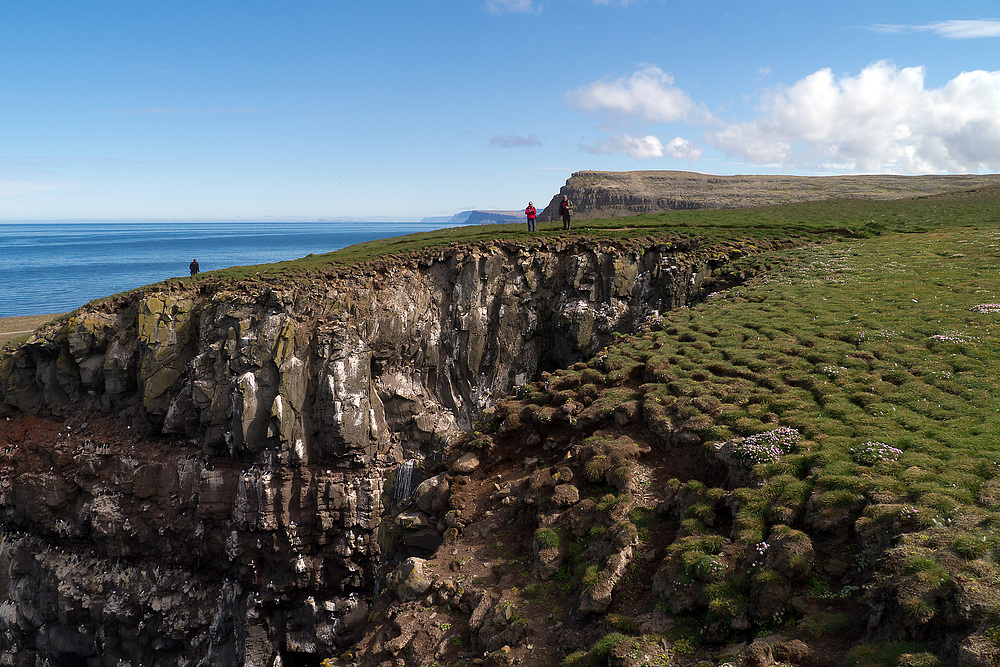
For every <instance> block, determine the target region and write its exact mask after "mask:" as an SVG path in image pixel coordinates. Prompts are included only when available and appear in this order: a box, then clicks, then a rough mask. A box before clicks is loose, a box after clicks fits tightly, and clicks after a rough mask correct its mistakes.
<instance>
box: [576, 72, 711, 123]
mask: <svg viewBox="0 0 1000 667" xmlns="http://www.w3.org/2000/svg"><path fill="white" fill-rule="evenodd" d="M566 101H567V102H568V103H569V105H570V106H571V107H573V108H576V109H580V110H581V111H588V112H592V113H599V114H602V115H604V116H605V117H607V118H608V120H609V121H615V120H628V121H638V122H642V123H672V122H675V121H685V122H706V123H710V122H712V121H713V120H714V119H713V117H712V115H711V114H710V113H708V111H707V110H706V109H704V107H702V106H701V105H698V104H696V103H695V102H694V101H693V100H692V99H691V98H690V97H689V96H688V94H687V93H685V92H684V91H683V90H681V89H680V88H677V87H676V86H675V85H674V79H673V77H671V76H670V75H669V74H666V73H665V72H664V71H663V70H661V69H660V68H659V67H652V66H650V67H646V68H645V69H641V70H639V71H638V72H636V73H634V74H632V75H631V76H628V77H621V78H618V79H602V80H600V81H595V82H594V83H591V84H588V85H586V86H584V87H582V88H579V89H577V90H574V91H570V92H569V93H566Z"/></svg>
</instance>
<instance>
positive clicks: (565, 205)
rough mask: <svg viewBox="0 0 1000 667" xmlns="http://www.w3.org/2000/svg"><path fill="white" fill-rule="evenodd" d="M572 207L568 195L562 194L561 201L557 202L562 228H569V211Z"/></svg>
mask: <svg viewBox="0 0 1000 667" xmlns="http://www.w3.org/2000/svg"><path fill="white" fill-rule="evenodd" d="M572 209H573V205H572V204H570V203H569V197H567V196H566V195H563V198H562V201H561V202H559V215H561V216H562V221H563V229H569V212H570V211H571V210H572Z"/></svg>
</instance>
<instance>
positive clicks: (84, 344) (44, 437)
mask: <svg viewBox="0 0 1000 667" xmlns="http://www.w3.org/2000/svg"><path fill="white" fill-rule="evenodd" d="M756 250H758V249H757V248H747V249H746V250H741V249H739V248H736V247H733V248H725V249H720V248H719V247H714V248H703V247H700V246H699V245H698V244H697V243H696V242H691V241H680V240H657V241H648V242H645V243H644V244H643V245H641V246H639V245H630V246H626V245H618V244H614V243H610V242H604V243H601V244H599V245H593V244H588V243H586V242H584V241H573V240H562V241H553V242H550V243H547V244H545V245H543V246H541V247H528V246H525V245H519V244H514V243H509V244H504V243H491V244H486V245H484V246H480V247H458V246H454V247H451V248H448V249H444V250H441V251H437V252H436V253H435V254H434V255H433V256H432V255H426V254H425V255H421V256H412V257H407V258H404V259H393V260H385V261H383V262H378V263H375V264H372V265H369V266H366V267H362V268H358V269H353V270H345V271H342V272H340V273H329V274H325V275H321V274H310V275H303V276H297V277H287V276H286V277H281V276H271V277H269V276H267V275H266V274H265V275H262V276H260V277H259V278H258V279H256V280H246V281H243V282H241V283H238V284H228V283H221V282H220V283H212V282H210V281H200V282H197V283H191V282H187V281H184V282H174V283H168V284H164V285H160V286H157V287H155V288H147V289H146V290H143V291H139V292H134V293H131V294H127V295H123V296H120V297H116V298H113V299H111V300H108V301H106V302H104V303H102V304H94V305H91V306H88V307H86V308H84V309H81V310H80V311H78V312H76V313H74V314H72V315H71V316H69V317H67V318H66V319H64V320H62V321H60V322H58V323H56V324H54V325H51V326H49V327H48V328H47V329H45V330H43V331H41V332H39V333H38V334H36V335H35V336H33V337H32V338H31V339H30V340H28V341H27V342H26V343H25V344H23V345H22V346H21V347H20V348H19V349H17V350H16V351H14V352H13V353H11V354H8V355H6V356H5V357H4V358H3V360H2V367H0V392H2V393H0V405H2V409H3V411H4V413H6V414H7V415H8V417H7V419H8V420H9V421H8V422H7V423H8V425H11V424H15V423H16V424H19V425H20V426H19V427H18V428H21V429H22V431H19V434H14V433H13V431H12V430H11V429H13V428H14V427H13V426H11V427H10V428H8V429H7V433H5V435H6V436H8V441H7V442H5V443H3V444H4V445H5V449H4V455H3V456H2V457H0V511H2V515H3V518H4V523H3V531H2V535H0V598H2V599H0V637H2V639H0V642H2V646H3V648H4V649H5V650H6V651H7V654H6V655H8V656H9V657H10V659H11V660H14V663H13V664H34V662H32V661H34V660H35V659H44V658H50V659H56V660H60V659H61V660H67V661H69V660H76V661H78V663H79V664H95V665H98V664H100V665H105V664H108V665H112V664H113V665H117V664H119V662H118V661H119V660H123V661H126V662H129V661H131V663H132V664H149V665H154V664H164V665H166V664H171V665H182V664H189V665H194V664H204V665H208V664H213V665H216V664H246V665H261V666H264V665H268V666H270V665H273V664H277V663H275V660H276V659H279V658H282V659H283V660H286V661H288V660H292V661H294V660H305V659H306V657H310V658H309V659H312V658H315V657H316V656H329V655H333V654H335V653H336V652H337V651H339V650H341V649H342V648H343V647H345V646H347V645H349V644H350V643H351V642H352V641H354V639H355V638H356V637H357V636H358V635H359V633H360V632H361V631H362V630H363V628H364V625H365V623H366V621H367V618H368V612H369V604H370V602H371V600H372V598H373V596H374V595H375V594H376V592H377V590H378V586H379V581H380V579H381V575H385V574H386V573H387V572H386V571H384V566H385V565H387V564H389V563H390V562H392V561H394V560H396V559H402V558H405V557H407V556H419V555H426V554H427V553H428V551H429V550H433V549H434V548H435V547H436V546H437V545H438V544H440V543H441V541H442V540H443V539H447V538H448V537H449V536H454V534H455V533H456V531H458V530H460V529H461V527H462V526H461V523H460V522H457V521H450V519H451V518H452V517H454V516H457V514H455V513H449V512H448V510H449V509H455V510H456V512H457V513H458V514H460V509H461V505H462V502H463V501H461V500H460V498H461V488H462V487H461V478H458V479H456V480H453V481H452V484H451V488H450V490H449V489H448V485H447V484H442V483H441V482H442V478H440V476H438V477H435V478H432V479H436V480H437V484H433V485H431V486H432V487H433V488H432V489H431V490H430V491H428V488H430V487H427V485H424V488H423V489H422V490H421V492H420V493H418V494H417V495H418V498H419V499H418V500H417V501H416V504H417V507H418V508H422V507H423V505H427V509H428V512H429V513H424V512H423V511H419V512H414V513H413V517H411V518H410V519H408V518H407V517H408V516H409V515H406V514H405V513H404V514H403V515H400V516H402V518H400V517H399V516H396V515H397V514H398V511H395V510H394V505H395V503H397V502H400V501H407V499H408V498H409V495H410V494H409V493H408V490H409V489H414V488H417V487H418V484H419V482H420V481H421V480H422V479H423V478H424V477H425V476H426V475H427V473H426V471H427V470H428V469H429V468H430V467H431V466H430V465H429V464H427V465H424V464H422V463H421V461H424V460H428V459H432V458H433V456H434V453H435V452H437V451H438V450H439V449H440V448H441V447H442V445H443V444H444V443H445V442H446V441H448V440H449V439H450V438H452V436H454V435H455V434H457V433H458V432H460V431H461V430H462V429H466V428H469V427H471V426H472V425H473V424H474V423H475V422H476V420H477V418H479V416H480V414H481V413H482V412H483V410H484V409H486V408H487V407H489V406H490V405H492V403H493V402H494V401H495V400H496V399H497V398H498V397H499V396H503V395H505V394H506V393H507V392H509V391H510V390H511V389H512V388H513V387H515V386H516V385H519V384H523V383H525V382H528V381H530V380H531V379H534V378H535V377H537V376H538V374H539V373H540V372H541V371H543V370H546V369H551V368H555V367H559V366H565V365H568V364H570V363H572V362H574V361H577V360H579V359H582V358H586V357H589V356H591V355H593V354H594V353H595V352H597V351H598V350H600V349H601V347H603V346H604V345H605V344H606V343H607V341H608V340H609V339H610V337H611V336H612V334H613V333H614V332H620V331H629V330H632V329H634V328H635V327H636V325H637V323H638V322H640V321H641V320H642V319H643V318H645V317H646V316H647V315H648V314H649V313H650V312H651V311H654V310H665V309H668V308H673V307H678V306H684V305H688V304H690V303H693V302H696V301H699V300H700V299H702V298H704V296H705V295H707V294H708V293H709V292H711V291H713V290H715V289H719V288H721V287H724V286H726V285H728V284H729V283H730V282H731V281H732V276H730V275H729V273H728V270H727V266H728V261H729V260H730V259H731V258H732V257H736V256H739V255H740V254H741V253H744V252H752V251H756ZM37 413H44V414H50V415H54V416H56V417H68V418H69V421H66V422H59V421H51V422H38V423H37V424H32V423H29V422H30V419H34V418H29V417H28V416H27V415H31V414H37ZM111 417H113V421H108V419H110V418H111ZM26 420H28V421H26ZM29 440H30V441H31V442H33V443H34V446H33V448H32V447H28V446H27V445H25V444H24V443H25V442H26V441H29ZM404 462H406V464H405V465H401V464H403V463H404ZM435 494H436V495H435ZM407 502H412V501H407ZM390 515H391V516H392V517H393V518H392V521H387V517H388V516H390ZM445 516H447V517H449V520H446V519H445V518H444V517H445ZM449 531H451V532H449ZM296 656H299V657H298V658H297V657H296ZM19 661H20V662H19ZM73 664H77V663H73ZM303 664H307V663H303Z"/></svg>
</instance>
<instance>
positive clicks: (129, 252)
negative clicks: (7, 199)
mask: <svg viewBox="0 0 1000 667" xmlns="http://www.w3.org/2000/svg"><path fill="white" fill-rule="evenodd" d="M441 226H442V225H441V223H421V222H221V223H220V222H72V223H62V222H60V223H27V222H23V223H22V222H17V223H0V317H10V316H14V315H42V314H48V313H64V312H67V311H70V310H73V309H74V308H77V307H79V306H81V305H83V304H85V303H86V302H88V301H90V300H91V299H96V298H98V297H102V296H107V295H109V294H116V293H118V292H123V291H125V290H129V289H132V288H135V287H141V286H142V285H148V284H150V283H155V282H159V281H161V280H165V279H167V278H173V277H177V276H186V275H188V264H190V262H191V260H192V259H193V258H195V257H197V258H198V264H199V265H200V266H201V270H202V271H203V272H204V271H212V270H214V269H222V268H227V267H230V266H247V265H252V264H266V263H270V262H279V261H282V260H288V259H298V258H299V257H305V256H306V255H308V254H310V253H315V254H321V253H325V252H330V251H332V250H338V249H340V248H344V247H346V246H349V245H353V244H355V243H362V242H364V241H372V240H374V239H382V238H388V237H390V236H400V235H403V234H410V233H413V232H422V231H430V230H433V229H440V228H441Z"/></svg>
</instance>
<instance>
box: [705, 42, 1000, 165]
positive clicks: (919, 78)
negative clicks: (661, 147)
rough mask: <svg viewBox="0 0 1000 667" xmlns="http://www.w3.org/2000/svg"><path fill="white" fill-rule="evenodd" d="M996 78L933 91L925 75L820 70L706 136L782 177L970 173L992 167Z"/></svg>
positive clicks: (916, 70) (999, 157)
mask: <svg viewBox="0 0 1000 667" xmlns="http://www.w3.org/2000/svg"><path fill="white" fill-rule="evenodd" d="M997 109H1000V71H995V72H986V71H982V70H978V71H973V72H964V73H962V74H960V75H959V76H957V77H955V78H954V79H952V80H951V81H949V82H948V83H947V84H945V85H944V86H943V87H941V88H937V89H928V88H925V86H924V69H923V68H922V67H907V68H903V69H897V68H896V66H895V65H894V64H892V63H891V62H888V61H882V62H878V63H874V64H872V65H869V66H868V67H866V68H865V69H864V70H863V71H862V72H861V73H860V74H858V75H857V76H853V77H851V76H844V77H841V78H839V79H838V78H837V77H835V76H834V74H833V73H832V72H831V71H830V70H829V69H822V70H819V71H818V72H815V73H813V74H811V75H809V76H807V77H806V78H804V79H802V80H801V81H798V82H797V83H795V84H794V85H793V86H791V87H789V88H787V89H779V90H773V91H771V92H770V93H769V94H768V95H767V96H766V97H765V99H764V101H763V103H762V105H761V109H760V111H761V115H760V116H759V117H758V118H757V119H755V120H752V121H749V122H742V123H735V124H732V125H729V126H728V127H725V128H723V129H721V130H718V131H715V132H710V133H709V134H708V140H709V141H710V142H711V143H712V144H714V145H715V146H717V147H718V148H720V149H722V150H724V151H725V152H726V153H728V154H729V155H735V156H739V157H741V158H743V159H744V160H746V161H747V162H751V163H755V164H776V165H780V166H781V167H783V168H816V167H823V166H829V165H833V164H840V165H843V164H848V165H852V166H853V169H855V170H859V171H866V172H873V171H890V172H902V173H927V172H939V171H950V172H976V171H980V170H982V169H997V168H1000V115H998V114H997V112H996V110H997Z"/></svg>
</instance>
